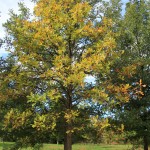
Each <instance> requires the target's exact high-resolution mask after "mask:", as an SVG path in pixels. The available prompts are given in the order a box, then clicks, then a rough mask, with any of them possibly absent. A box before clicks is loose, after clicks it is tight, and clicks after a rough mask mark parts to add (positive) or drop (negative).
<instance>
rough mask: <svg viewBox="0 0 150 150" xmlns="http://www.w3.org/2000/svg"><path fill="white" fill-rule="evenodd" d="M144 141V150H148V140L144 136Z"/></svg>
mask: <svg viewBox="0 0 150 150" xmlns="http://www.w3.org/2000/svg"><path fill="white" fill-rule="evenodd" d="M143 141H144V150H148V139H147V136H146V135H144V138H143Z"/></svg>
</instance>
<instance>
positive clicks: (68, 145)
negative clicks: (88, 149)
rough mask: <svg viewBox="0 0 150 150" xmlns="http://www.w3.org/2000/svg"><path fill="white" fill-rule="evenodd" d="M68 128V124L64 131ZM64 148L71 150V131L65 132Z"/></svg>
mask: <svg viewBox="0 0 150 150" xmlns="http://www.w3.org/2000/svg"><path fill="white" fill-rule="evenodd" d="M70 129H71V126H69V127H68V128H67V130H66V131H68V130H70ZM64 150H72V133H71V132H69V133H65V139H64Z"/></svg>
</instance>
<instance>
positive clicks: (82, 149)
mask: <svg viewBox="0 0 150 150" xmlns="http://www.w3.org/2000/svg"><path fill="white" fill-rule="evenodd" d="M12 145H13V143H8V142H4V143H2V142H1V143H0V150H2V149H3V148H4V149H5V150H7V148H8V147H10V146H12ZM129 148H131V145H103V144H74V145H73V150H128V149H129ZM22 150H25V149H22ZM27 150H31V148H28V149H27ZM41 150H63V145H56V144H44V145H43V147H42V148H41Z"/></svg>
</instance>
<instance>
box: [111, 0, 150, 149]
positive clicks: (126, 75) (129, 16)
mask: <svg viewBox="0 0 150 150" xmlns="http://www.w3.org/2000/svg"><path fill="white" fill-rule="evenodd" d="M149 10H150V7H149V2H148V1H145V0H141V1H138V0H134V1H130V2H129V3H127V5H126V12H125V16H124V18H123V20H122V27H121V28H122V29H121V30H120V36H119V38H118V39H119V40H118V49H123V50H124V54H123V55H122V56H121V57H120V60H119V61H118V62H117V63H116V64H115V66H114V69H113V70H114V71H113V73H112V75H114V77H115V76H116V73H117V74H118V77H119V78H116V80H114V82H115V83H116V82H122V81H124V84H125V83H129V84H130V90H129V93H130V100H129V102H127V103H122V105H118V110H117V113H116V114H117V115H116V121H117V123H119V124H121V123H123V124H124V125H125V131H127V132H128V133H130V134H128V135H129V136H127V138H128V139H130V140H137V139H140V138H142V139H143V143H144V150H147V149H148V144H149V96H150V93H149V92H150V91H149V89H150V87H149V83H150V80H149V71H150V70H149V69H150V68H149V62H150V60H149V58H150V53H149V52H150V44H149V42H148V41H149V38H150V28H149V27H150V14H149ZM119 41H120V42H119ZM112 78H113V77H112ZM114 79H115V78H114ZM120 79H121V80H120ZM122 79H123V80H122ZM115 111H116V109H114V112H115ZM130 131H131V132H130ZM131 133H133V134H131ZM130 136H131V137H130Z"/></svg>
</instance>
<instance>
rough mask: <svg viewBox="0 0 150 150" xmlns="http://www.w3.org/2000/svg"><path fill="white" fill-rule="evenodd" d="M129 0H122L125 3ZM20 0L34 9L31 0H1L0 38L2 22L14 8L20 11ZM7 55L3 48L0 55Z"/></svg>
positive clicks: (0, 36)
mask: <svg viewBox="0 0 150 150" xmlns="http://www.w3.org/2000/svg"><path fill="white" fill-rule="evenodd" d="M127 1H128V0H122V2H123V4H125V3H126V2H127ZM18 2H24V3H25V5H26V6H27V7H28V8H30V9H31V10H32V9H33V6H34V4H33V3H31V2H30V0H0V38H3V37H4V35H5V31H4V28H3V27H2V24H3V23H5V22H6V20H7V19H8V18H9V10H10V9H13V10H14V11H15V12H16V13H17V12H18ZM5 55H7V52H6V51H5V50H4V49H3V48H1V49H0V56H5Z"/></svg>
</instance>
